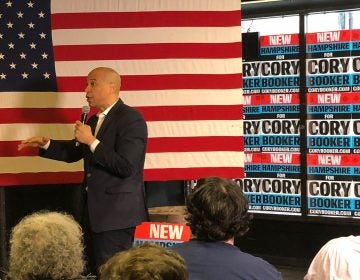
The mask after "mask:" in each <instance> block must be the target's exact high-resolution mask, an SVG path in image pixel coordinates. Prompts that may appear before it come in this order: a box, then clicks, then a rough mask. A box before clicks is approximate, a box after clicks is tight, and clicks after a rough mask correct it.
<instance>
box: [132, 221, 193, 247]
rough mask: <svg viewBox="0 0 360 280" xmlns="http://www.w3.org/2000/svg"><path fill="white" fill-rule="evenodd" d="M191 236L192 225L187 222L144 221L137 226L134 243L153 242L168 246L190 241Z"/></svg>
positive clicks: (135, 244) (136, 244)
mask: <svg viewBox="0 0 360 280" xmlns="http://www.w3.org/2000/svg"><path fill="white" fill-rule="evenodd" d="M190 236H191V231H190V227H189V226H187V225H185V224H175V223H159V222H144V223H142V224H141V225H138V226H137V227H136V230H135V235H134V242H133V245H134V246H138V245H141V244H143V243H145V242H151V243H155V244H158V245H159V246H161V247H164V248H167V247H171V246H173V245H175V244H177V243H182V242H185V241H189V240H190Z"/></svg>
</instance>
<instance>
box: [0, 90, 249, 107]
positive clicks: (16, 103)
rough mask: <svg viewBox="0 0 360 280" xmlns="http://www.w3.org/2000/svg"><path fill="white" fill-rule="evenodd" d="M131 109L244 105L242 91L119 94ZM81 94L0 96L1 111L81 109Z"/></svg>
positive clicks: (163, 91) (82, 97)
mask: <svg viewBox="0 0 360 280" xmlns="http://www.w3.org/2000/svg"><path fill="white" fill-rule="evenodd" d="M120 96H121V98H122V99H123V100H124V102H125V103H126V104H128V105H130V106H141V107H142V106H159V105H161V106H183V105H234V104H243V95H242V89H220V90H218V89H215V90H211V89H197V90H191V89H183V90H151V91H150V90H149V91H121V92H120ZM84 104H86V99H85V93H84V92H61V93H53V92H50V93H49V92H2V93H1V94H0V108H81V107H82V106H84Z"/></svg>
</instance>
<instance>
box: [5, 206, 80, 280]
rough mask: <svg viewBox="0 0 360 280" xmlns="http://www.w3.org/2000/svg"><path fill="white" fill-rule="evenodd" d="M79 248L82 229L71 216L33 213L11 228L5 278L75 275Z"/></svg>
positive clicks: (74, 276)
mask: <svg viewBox="0 0 360 280" xmlns="http://www.w3.org/2000/svg"><path fill="white" fill-rule="evenodd" d="M83 250H84V246H83V234H82V230H81V227H80V225H79V224H78V223H77V222H76V221H75V220H74V219H73V217H72V216H70V215H68V214H64V213H58V212H37V213H33V214H31V215H29V216H26V217H24V218H23V219H22V220H21V221H20V222H19V223H18V224H17V225H16V226H15V227H14V228H13V229H12V232H11V237H10V258H9V273H8V278H9V279H11V280H30V279H31V280H33V279H51V280H58V279H75V278H77V277H79V276H80V275H81V273H82V272H83V270H84V265H85V263H84V258H83Z"/></svg>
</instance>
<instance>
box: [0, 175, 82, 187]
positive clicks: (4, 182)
mask: <svg viewBox="0 0 360 280" xmlns="http://www.w3.org/2000/svg"><path fill="white" fill-rule="evenodd" d="M83 176H84V174H83V172H82V171H78V172H39V173H18V174H15V173H14V174H13V173H2V174H1V173H0V186H17V185H25V186H26V185H40V184H41V185H42V184H80V183H81V182H82V178H83Z"/></svg>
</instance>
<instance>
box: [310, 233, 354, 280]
mask: <svg viewBox="0 0 360 280" xmlns="http://www.w3.org/2000/svg"><path fill="white" fill-rule="evenodd" d="M358 279H360V235H359V236H353V235H350V236H346V237H339V238H335V239H332V240H330V241H329V242H327V243H326V244H325V245H324V246H323V247H322V248H321V249H320V250H319V252H318V253H317V254H316V256H315V257H314V259H313V260H312V262H311V264H310V267H309V269H308V272H307V274H306V276H305V277H304V280H358Z"/></svg>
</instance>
